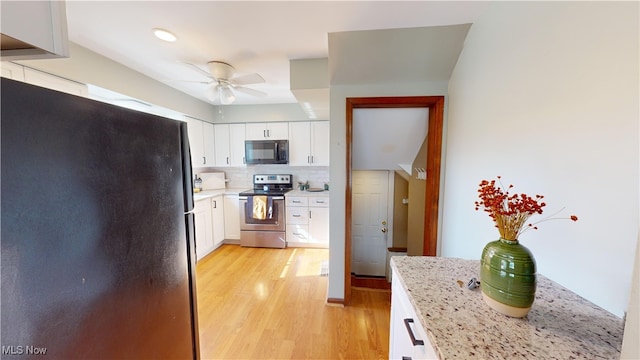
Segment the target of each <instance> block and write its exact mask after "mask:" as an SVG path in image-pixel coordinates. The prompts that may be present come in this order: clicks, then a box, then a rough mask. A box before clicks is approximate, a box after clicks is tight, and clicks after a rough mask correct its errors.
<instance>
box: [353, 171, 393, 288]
mask: <svg viewBox="0 0 640 360" xmlns="http://www.w3.org/2000/svg"><path fill="white" fill-rule="evenodd" d="M351 176H352V177H351V181H352V185H351V188H352V201H351V203H352V215H351V271H352V272H353V273H355V274H356V275H367V276H385V268H386V256H387V234H388V233H389V232H388V221H389V219H388V217H387V202H388V198H389V172H388V171H353V172H352V174H351Z"/></svg>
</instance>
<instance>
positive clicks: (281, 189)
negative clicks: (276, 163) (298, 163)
mask: <svg viewBox="0 0 640 360" xmlns="http://www.w3.org/2000/svg"><path fill="white" fill-rule="evenodd" d="M291 190H293V175H291V174H255V175H253V190H247V191H243V192H241V193H240V196H253V195H268V196H282V195H284V194H286V193H288V192H289V191H291Z"/></svg>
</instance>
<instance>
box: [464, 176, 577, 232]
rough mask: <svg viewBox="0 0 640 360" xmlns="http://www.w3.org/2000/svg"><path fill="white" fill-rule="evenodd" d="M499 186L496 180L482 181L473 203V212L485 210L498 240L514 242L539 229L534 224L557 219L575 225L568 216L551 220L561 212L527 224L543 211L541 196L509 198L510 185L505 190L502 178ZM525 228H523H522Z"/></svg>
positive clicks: (572, 217)
mask: <svg viewBox="0 0 640 360" xmlns="http://www.w3.org/2000/svg"><path fill="white" fill-rule="evenodd" d="M497 178H498V183H499V185H496V180H491V181H488V180H482V181H481V182H480V185H479V189H478V197H479V198H480V201H476V202H475V204H476V210H480V207H481V206H482V207H484V211H486V212H487V213H488V214H489V217H491V219H492V220H493V221H494V222H495V224H496V225H495V226H496V227H497V228H498V231H499V232H500V237H502V238H503V239H505V240H517V239H518V237H519V236H520V234H522V233H523V232H525V231H527V230H531V229H534V230H536V229H538V227H537V226H536V225H537V224H539V223H541V222H543V221H547V220H556V219H569V220H572V221H578V217H577V216H575V215H571V216H570V217H568V218H554V217H553V216H554V215H556V214H558V213H559V212H560V211H562V210H563V209H560V211H558V212H556V213H554V214H552V215H550V216H548V217H546V218H543V219H541V220H539V221H536V222H533V223H528V224H527V220H528V219H529V218H530V217H531V216H533V215H535V214H539V215H540V214H542V208H543V207H545V206H547V204H545V203H544V202H543V201H542V199H543V198H544V196H542V195H535V197H531V196H529V195H527V194H524V193H522V194H510V193H509V190H510V189H512V188H513V185H509V187H508V188H507V189H506V190H503V189H504V186H503V185H502V182H501V181H500V179H501V177H500V176H498V177H497ZM525 224H526V225H525Z"/></svg>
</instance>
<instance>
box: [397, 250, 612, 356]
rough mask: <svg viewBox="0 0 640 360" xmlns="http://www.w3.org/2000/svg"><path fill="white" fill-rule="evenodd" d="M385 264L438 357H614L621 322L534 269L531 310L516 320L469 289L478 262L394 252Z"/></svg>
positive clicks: (478, 290) (477, 267) (477, 270)
mask: <svg viewBox="0 0 640 360" xmlns="http://www.w3.org/2000/svg"><path fill="white" fill-rule="evenodd" d="M391 267H392V268H393V269H394V270H395V271H396V272H394V275H393V276H398V279H399V280H400V282H401V283H402V285H403V287H404V289H405V290H407V293H408V294H409V299H410V301H411V303H412V305H413V307H414V309H415V310H416V314H417V315H418V318H419V320H420V322H421V323H422V326H423V327H424V329H425V330H426V331H427V334H428V336H429V340H430V341H431V344H432V345H433V347H434V349H436V351H437V352H438V354H439V356H440V359H441V360H445V359H545V360H546V359H563V360H564V359H619V358H620V349H621V347H622V336H623V330H624V324H623V321H622V319H621V318H619V317H617V316H615V315H613V314H611V313H609V312H608V311H606V310H604V309H602V308H600V307H598V306H596V305H594V304H592V303H591V302H589V301H587V300H586V299H584V298H582V297H580V296H578V295H577V294H575V293H573V292H571V291H570V290H568V289H566V288H564V287H562V286H560V285H559V284H557V283H555V282H553V281H551V280H549V279H548V278H546V277H544V276H542V275H540V274H538V277H537V282H538V285H537V290H536V299H535V301H534V303H533V306H532V308H531V311H530V312H529V314H528V315H527V316H526V317H524V318H522V319H516V318H510V317H508V316H505V315H502V314H500V313H497V312H496V311H495V310H493V309H491V308H490V307H489V306H488V305H487V304H486V303H485V302H484V300H483V299H482V294H481V292H480V288H477V289H475V290H469V289H467V282H469V280H470V279H471V278H472V277H475V278H478V279H480V276H479V273H480V261H479V260H463V259H454V258H442V257H427V256H393V257H392V258H391ZM458 280H460V281H462V283H463V285H462V286H460V285H459V284H458V282H457V281H458Z"/></svg>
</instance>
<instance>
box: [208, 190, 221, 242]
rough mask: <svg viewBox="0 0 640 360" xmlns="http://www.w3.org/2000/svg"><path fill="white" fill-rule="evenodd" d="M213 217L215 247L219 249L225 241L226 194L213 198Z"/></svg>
mask: <svg viewBox="0 0 640 360" xmlns="http://www.w3.org/2000/svg"><path fill="white" fill-rule="evenodd" d="M211 219H212V223H213V249H214V250H215V249H217V248H218V247H220V245H222V242H223V241H224V196H223V195H218V196H214V197H213V198H211Z"/></svg>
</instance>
